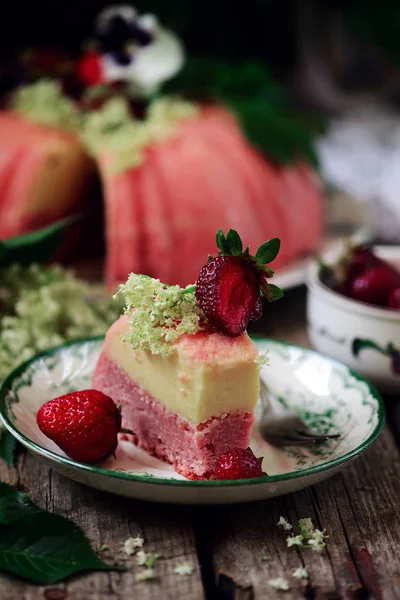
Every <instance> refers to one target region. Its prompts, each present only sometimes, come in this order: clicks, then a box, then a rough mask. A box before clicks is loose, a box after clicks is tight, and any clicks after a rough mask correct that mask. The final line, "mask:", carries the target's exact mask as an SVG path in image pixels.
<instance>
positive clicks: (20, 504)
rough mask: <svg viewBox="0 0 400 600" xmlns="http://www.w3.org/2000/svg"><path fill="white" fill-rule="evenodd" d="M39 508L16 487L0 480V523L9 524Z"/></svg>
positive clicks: (39, 510)
mask: <svg viewBox="0 0 400 600" xmlns="http://www.w3.org/2000/svg"><path fill="white" fill-rule="evenodd" d="M38 512H41V509H40V508H39V507H38V506H36V504H34V502H32V500H31V499H30V498H29V496H27V495H26V494H24V493H23V492H20V491H18V490H17V489H16V488H14V487H12V486H11V485H8V484H7V483H3V482H1V481H0V525H9V524H10V523H13V522H14V521H18V519H20V518H22V517H25V516H26V515H27V514H28V513H38Z"/></svg>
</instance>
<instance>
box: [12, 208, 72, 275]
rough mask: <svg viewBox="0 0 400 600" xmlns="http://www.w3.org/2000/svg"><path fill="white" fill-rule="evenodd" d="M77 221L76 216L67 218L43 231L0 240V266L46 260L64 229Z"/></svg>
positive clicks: (56, 246) (53, 250) (54, 249)
mask: <svg viewBox="0 0 400 600" xmlns="http://www.w3.org/2000/svg"><path fill="white" fill-rule="evenodd" d="M77 220H78V217H77V216H75V217H68V218H66V219H61V220H60V221H57V222H56V223H53V224H52V225H49V226H48V227H45V228H43V229H39V230H37V231H32V232H31V233H26V234H23V235H17V236H15V237H12V238H8V239H6V240H0V266H1V267H5V266H7V265H10V264H12V263H19V264H21V265H28V264H31V263H33V262H44V261H46V260H48V259H49V258H51V256H52V255H53V254H54V252H55V251H56V250H57V248H58V246H59V245H60V243H61V241H62V239H63V234H64V231H65V229H66V228H67V227H68V226H69V225H71V224H72V223H74V222H75V221H77Z"/></svg>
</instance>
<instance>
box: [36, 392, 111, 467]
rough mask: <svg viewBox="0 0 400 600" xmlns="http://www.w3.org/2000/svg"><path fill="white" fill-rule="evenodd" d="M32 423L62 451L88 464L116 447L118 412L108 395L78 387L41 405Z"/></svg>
mask: <svg viewBox="0 0 400 600" xmlns="http://www.w3.org/2000/svg"><path fill="white" fill-rule="evenodd" d="M36 422H37V425H38V427H39V429H40V431H42V432H43V433H44V434H45V435H46V436H47V437H48V438H50V439H51V440H52V441H53V442H55V443H56V444H57V446H59V447H60V448H61V450H63V451H64V452H65V454H67V455H68V456H70V457H71V458H73V459H74V460H78V461H80V462H87V463H92V462H97V461H100V460H104V459H106V458H107V457H108V456H110V454H112V453H113V452H114V450H115V448H116V447H117V444H118V437H117V434H118V432H119V430H120V428H121V414H120V411H119V410H118V408H117V407H116V405H115V404H114V402H113V401H112V399H111V398H110V397H109V396H106V395H105V394H103V393H102V392H99V391H97V390H82V391H79V392H71V393H70V394H65V395H64V396H60V397H59V398H55V399H54V400H49V401H48V402H46V403H45V404H43V406H41V408H40V409H39V411H38V413H37V416H36Z"/></svg>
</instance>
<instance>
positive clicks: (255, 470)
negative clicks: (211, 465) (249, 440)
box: [215, 448, 265, 479]
mask: <svg viewBox="0 0 400 600" xmlns="http://www.w3.org/2000/svg"><path fill="white" fill-rule="evenodd" d="M262 461H263V459H262V458H257V457H256V456H255V455H254V454H253V452H252V450H251V449H250V448H247V449H246V450H244V449H243V448H233V449H232V450H229V451H228V452H225V454H222V455H221V456H219V457H218V459H217V463H216V465H215V478H216V479H250V478H252V477H261V475H265V473H263V470H262V467H261V464H262Z"/></svg>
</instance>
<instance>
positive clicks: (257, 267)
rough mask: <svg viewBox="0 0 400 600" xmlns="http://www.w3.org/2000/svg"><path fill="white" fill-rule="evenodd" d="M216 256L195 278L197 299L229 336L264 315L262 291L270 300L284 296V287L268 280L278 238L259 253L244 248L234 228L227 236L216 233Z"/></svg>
mask: <svg viewBox="0 0 400 600" xmlns="http://www.w3.org/2000/svg"><path fill="white" fill-rule="evenodd" d="M217 246H218V247H219V248H220V252H219V255H218V256H217V257H216V258H212V257H211V258H210V260H209V261H208V263H207V264H206V265H204V267H202V269H201V270H200V273H199V277H198V279H197V282H196V300H197V302H198V303H199V306H200V307H201V309H202V311H203V312H204V314H205V316H206V317H207V319H208V320H209V322H210V324H211V325H212V326H213V327H215V328H216V329H218V330H219V331H221V332H222V333H224V334H226V335H229V336H233V337H234V336H239V335H241V334H242V333H243V332H244V331H245V330H246V327H247V325H248V323H249V321H250V320H256V319H259V318H260V317H261V314H262V304H261V295H264V296H265V297H266V298H267V299H268V300H269V301H273V300H277V299H278V298H280V297H281V296H282V292H281V290H280V289H279V288H278V287H276V286H273V285H271V284H269V283H268V281H267V278H269V277H272V275H273V271H272V269H271V268H270V267H268V266H267V264H266V263H268V262H271V261H272V260H274V258H276V256H277V254H278V252H279V246H280V242H279V240H278V239H277V238H274V239H272V240H269V241H268V242H265V244H262V246H260V248H259V249H258V250H257V254H256V256H251V255H250V254H249V249H248V248H246V250H245V251H243V246H242V241H241V239H240V237H239V234H238V233H237V232H236V231H233V230H232V229H231V230H230V231H229V232H228V234H227V236H226V238H225V236H224V234H223V232H222V230H221V229H220V230H219V232H218V233H217Z"/></svg>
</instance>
